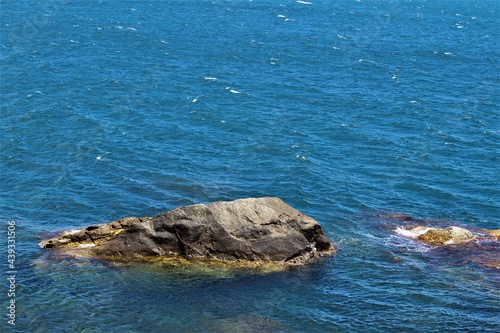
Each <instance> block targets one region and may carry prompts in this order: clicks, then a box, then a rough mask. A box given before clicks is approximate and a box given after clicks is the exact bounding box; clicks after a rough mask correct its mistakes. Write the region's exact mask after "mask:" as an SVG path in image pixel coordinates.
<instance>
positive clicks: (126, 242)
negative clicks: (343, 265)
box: [40, 197, 335, 265]
mask: <svg viewBox="0 0 500 333" xmlns="http://www.w3.org/2000/svg"><path fill="white" fill-rule="evenodd" d="M40 246H41V247H43V248H47V249H48V248H58V249H61V250H62V251H63V252H67V253H71V254H76V255H82V256H90V257H95V258H102V259H126V260H133V259H147V258H152V257H169V256H182V257H184V258H188V259H197V258H198V259H199V258H207V259H218V260H223V261H228V262H231V261H250V262H279V263H283V264H286V265H302V264H306V263H309V262H312V261H314V260H316V259H318V258H320V257H321V256H323V255H325V254H331V253H333V252H334V251H335V250H334V248H333V246H332V244H331V243H330V242H329V241H328V239H327V238H326V237H325V235H324V234H323V231H322V229H321V226H320V225H319V224H318V223H317V222H316V221H315V220H314V219H312V218H311V217H309V216H306V215H303V214H302V213H300V212H299V211H298V210H296V209H294V208H292V207H290V206H289V205H287V204H286V203H284V202H283V201H282V200H281V199H279V198H270V197H267V198H250V199H240V200H235V201H231V202H225V201H220V202H214V203H211V204H207V205H204V204H197V205H191V206H185V207H180V208H177V209H174V210H170V211H167V212H164V213H161V214H159V215H156V216H154V217H151V218H149V217H143V218H137V217H127V218H124V219H121V220H117V221H113V222H110V223H107V224H98V225H92V226H89V227H87V228H85V229H82V230H77V231H73V232H66V233H63V234H61V235H60V236H58V237H55V238H52V239H48V240H45V241H43V242H41V243H40Z"/></svg>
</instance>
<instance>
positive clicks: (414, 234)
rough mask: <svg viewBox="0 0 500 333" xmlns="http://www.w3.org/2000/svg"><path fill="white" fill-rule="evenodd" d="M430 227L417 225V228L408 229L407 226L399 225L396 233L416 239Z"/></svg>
mask: <svg viewBox="0 0 500 333" xmlns="http://www.w3.org/2000/svg"><path fill="white" fill-rule="evenodd" d="M430 229H431V228H427V227H424V228H418V227H417V228H413V229H411V230H408V229H405V228H401V227H397V228H396V233H397V234H398V235H401V236H403V237H407V238H413V239H415V238H417V237H418V236H420V235H423V234H425V233H426V232H427V231H429V230H430Z"/></svg>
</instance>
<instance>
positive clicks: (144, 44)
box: [0, 0, 500, 333]
mask: <svg viewBox="0 0 500 333" xmlns="http://www.w3.org/2000/svg"><path fill="white" fill-rule="evenodd" d="M499 10H500V4H499V2H498V1H494V0H482V1H452V0H441V1H431V0H394V1H375V0H373V1H372V0H358V1H354V0H337V1H319V0H311V1H294V0H279V1H274V0H273V1H271V0H258V1H257V0H254V1H251V0H232V1H229V0H227V1H226V0H215V1H214V0H180V1H170V0H149V1H133V0H123V1H111V0H102V1H74V0H46V1H41V0H33V1H20V0H1V1H0V14H1V26H0V29H1V30H0V31H1V43H0V52H1V53H0V55H1V56H0V59H1V93H0V98H1V120H0V124H1V133H0V135H1V150H0V168H1V169H0V173H1V184H0V185H1V207H0V218H1V223H2V233H1V234H0V235H1V240H0V245H1V247H2V252H1V253H2V254H1V258H0V262H1V265H2V266H1V267H2V276H1V280H2V281H3V283H2V285H1V288H2V290H0V294H1V295H2V297H1V300H2V303H1V308H0V309H1V310H0V314H1V316H0V318H1V319H2V320H1V321H2V327H3V329H2V332H120V333H122V332H141V333H142V332H498V329H499V325H500V318H499V312H500V293H499V287H500V277H499V275H500V274H499V271H498V270H497V269H494V268H486V267H483V266H481V265H478V264H477V263H474V262H470V261H467V260H465V259H464V260H462V257H460V256H454V257H453V256H451V257H450V256H448V255H442V254H440V252H437V253H436V252H435V251H434V249H433V248H432V247H427V246H424V245H421V244H418V243H416V242H415V241H414V240H412V239H408V238H405V237H404V236H402V235H401V234H400V233H398V232H397V230H398V227H400V228H401V227H402V225H403V222H402V221H397V220H388V219H386V218H385V217H384V216H388V214H392V213H404V214H409V215H412V216H414V217H416V218H421V219H423V220H431V221H439V223H440V224H442V225H452V224H453V225H463V226H470V227H473V228H481V229H495V228H500V183H499V171H500V164H499V162H500V140H499V138H500V134H499V130H500V115H499V111H500V110H499V105H500V97H499V85H500V82H499V81H500V79H499V73H500V67H499V59H500V58H499V56H500V44H499V43H500V36H499V34H500V30H499V24H500V16H499V15H500V14H499ZM259 196H278V197H280V198H282V199H283V200H285V201H286V202H287V203H288V204H290V205H292V206H293V207H295V208H297V209H299V210H301V211H302V212H303V213H305V214H307V215H310V216H312V217H313V218H315V219H316V220H318V221H319V223H320V224H321V225H322V226H323V229H324V232H325V234H326V235H327V237H328V238H329V239H330V240H331V241H332V242H333V243H334V245H335V247H336V248H337V253H336V254H335V255H334V256H332V257H331V258H328V259H325V260H322V261H320V262H318V263H315V264H313V265H310V266H308V267H304V268H297V269H291V270H287V271H285V272H274V273H268V274H258V273H253V272H243V271H240V272H224V273H223V274H222V273H220V272H219V273H216V274H215V273H213V272H210V271H209V272H197V271H191V270H189V269H179V268H175V267H162V266H150V265H138V266H135V265H113V264H110V263H103V262H96V261H92V260H81V259H79V260H76V259H72V258H57V257H53V256H51V255H50V254H49V253H48V252H47V251H45V250H43V249H40V248H39V247H38V245H37V242H38V241H40V240H41V239H43V238H44V237H46V236H47V235H50V234H52V233H54V232H58V231H62V230H71V229H79V228H83V227H85V226H88V225H90V224H95V223H104V222H108V221H112V220H115V219H118V218H121V217H125V216H130V215H133V216H152V215H155V214H158V213H160V212H162V211H165V210H169V209H173V208H175V207H178V206H182V205H188V204H193V203H208V202H212V201H217V200H234V199H237V198H243V197H259ZM9 223H10V224H9ZM11 224H12V225H11ZM429 224H432V223H429ZM9 228H10V229H9ZM11 231H14V232H15V234H13V235H12V234H9V233H10V232H11ZM9 235H10V236H9ZM9 237H11V238H9ZM12 239H13V240H14V241H12ZM12 243H15V248H11V250H12V249H14V251H15V258H13V257H8V255H9V254H8V249H9V248H8V245H12ZM12 259H14V260H12ZM9 260H10V262H9ZM8 272H13V273H14V274H13V275H15V283H14V294H15V295H11V293H9V290H11V285H12V284H11V283H10V282H9V281H8V280H7V278H9V277H10V275H11V274H10V273H8ZM12 300H14V301H15V310H14V314H15V319H14V323H15V326H14V325H12V319H11V318H10V317H9V314H10V312H11V310H10V309H8V307H9V306H10V302H11V301H12ZM9 321H10V322H9Z"/></svg>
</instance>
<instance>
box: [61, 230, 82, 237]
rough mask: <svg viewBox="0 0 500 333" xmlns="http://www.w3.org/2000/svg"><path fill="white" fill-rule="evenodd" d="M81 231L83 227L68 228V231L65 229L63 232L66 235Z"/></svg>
mask: <svg viewBox="0 0 500 333" xmlns="http://www.w3.org/2000/svg"><path fill="white" fill-rule="evenodd" d="M80 231H81V229H71V230H68V231H65V232H64V233H63V235H64V236H66V235H74V234H76V233H79V232H80Z"/></svg>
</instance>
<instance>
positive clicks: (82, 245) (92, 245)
mask: <svg viewBox="0 0 500 333" xmlns="http://www.w3.org/2000/svg"><path fill="white" fill-rule="evenodd" d="M94 246H95V244H80V245H78V249H86V248H89V247H94Z"/></svg>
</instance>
